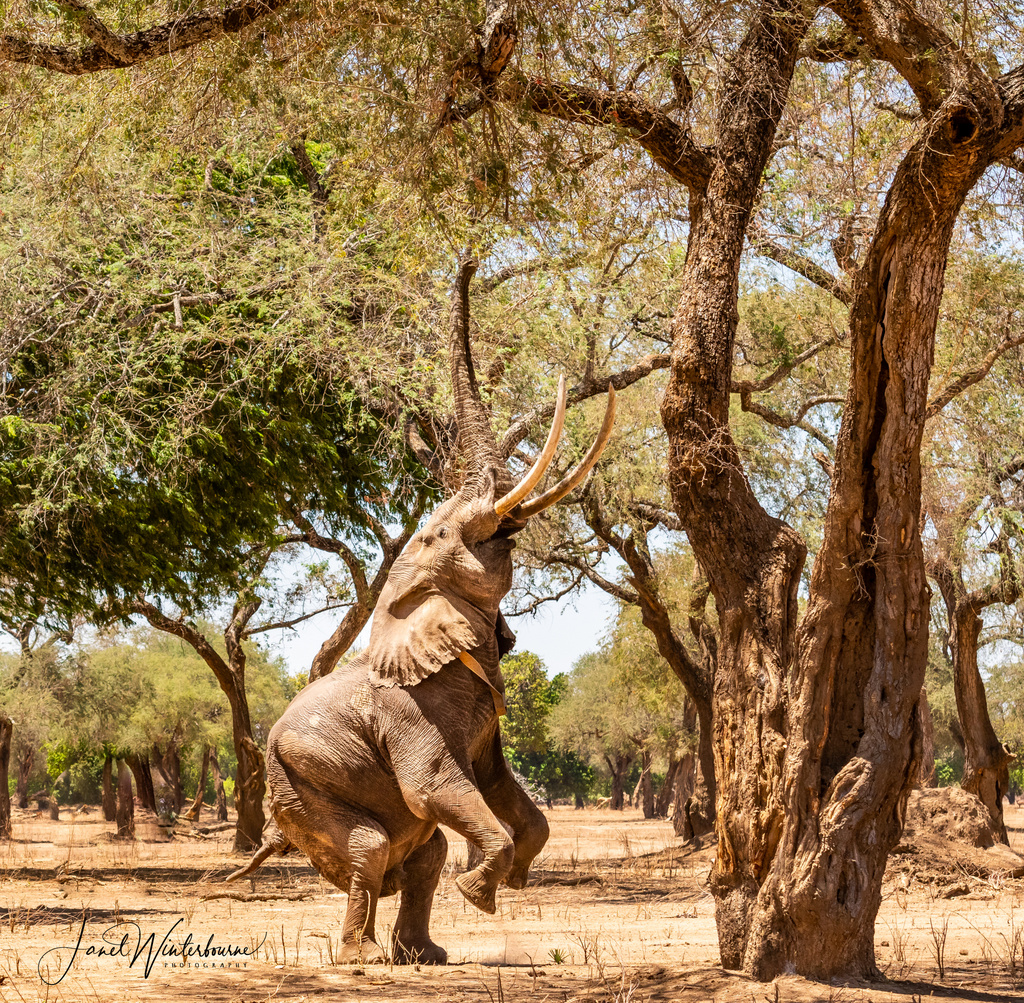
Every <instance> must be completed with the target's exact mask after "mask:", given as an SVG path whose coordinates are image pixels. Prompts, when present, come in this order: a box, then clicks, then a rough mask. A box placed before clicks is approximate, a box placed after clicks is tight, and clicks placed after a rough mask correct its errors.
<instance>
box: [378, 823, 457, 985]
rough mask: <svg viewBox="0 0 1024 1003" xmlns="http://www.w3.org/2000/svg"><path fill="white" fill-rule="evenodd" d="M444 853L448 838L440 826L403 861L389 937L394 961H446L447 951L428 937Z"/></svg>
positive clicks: (435, 963)
mask: <svg viewBox="0 0 1024 1003" xmlns="http://www.w3.org/2000/svg"><path fill="white" fill-rule="evenodd" d="M447 856H448V840H446V839H445V838H444V833H443V832H441V830H440V829H435V830H434V834H433V836H431V837H430V839H428V840H427V841H426V842H425V843H424V844H423V845H422V846H420V847H417V849H415V850H414V851H413V852H412V853H410V854H409V856H408V857H407V858H406V860H405V884H404V887H403V888H402V904H401V906H399V909H398V920H397V921H396V923H395V934H394V938H393V940H392V956H393V957H394V959H395V961H396V962H399V963H404V964H412V963H414V962H418V963H420V964H425V965H444V964H447V962H448V952H447V951H445V949H444V948H443V947H438V945H437V944H435V943H434V942H433V941H432V940H431V939H430V931H429V927H430V909H431V906H432V905H433V902H434V890H435V889H436V888H437V882H438V879H439V878H440V877H441V868H442V867H444V862H445V858H446V857H447Z"/></svg>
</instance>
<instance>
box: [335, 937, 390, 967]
mask: <svg viewBox="0 0 1024 1003" xmlns="http://www.w3.org/2000/svg"><path fill="white" fill-rule="evenodd" d="M336 957H337V959H338V960H337V963H338V964H339V965H375V964H383V963H384V962H385V961H387V957H386V956H385V954H384V952H383V951H382V950H381V948H380V946H379V945H377V944H375V943H374V942H373V941H372V940H364V941H361V942H358V943H354V944H342V945H341V947H340V948H339V949H338V953H337V955H336Z"/></svg>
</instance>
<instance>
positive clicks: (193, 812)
mask: <svg viewBox="0 0 1024 1003" xmlns="http://www.w3.org/2000/svg"><path fill="white" fill-rule="evenodd" d="M212 752H213V750H212V749H211V748H210V747H209V746H206V748H204V749H203V765H202V767H201V768H200V770H199V786H198V787H197V788H196V796H195V798H193V800H192V804H191V805H190V806H189V809H188V811H187V812H185V814H184V816H183V817H184V818H187V819H188V820H189V821H191V822H194V821H195V820H196V819H197V818H199V813H200V812H201V811H202V809H203V793H204V791H205V790H206V777H207V775H208V774H209V772H210V755H211V753H212ZM223 786H224V785H223V784H221V789H222V790H223Z"/></svg>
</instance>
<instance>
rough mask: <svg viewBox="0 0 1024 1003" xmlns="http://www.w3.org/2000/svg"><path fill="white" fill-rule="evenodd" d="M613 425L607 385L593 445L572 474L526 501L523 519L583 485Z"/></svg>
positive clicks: (612, 403)
mask: <svg viewBox="0 0 1024 1003" xmlns="http://www.w3.org/2000/svg"><path fill="white" fill-rule="evenodd" d="M614 424H615V388H614V387H613V386H612V385H611V384H610V383H609V384H608V407H607V408H606V409H605V412H604V421H603V422H602V424H601V430H600V431H599V432H598V433H597V438H596V439H595V440H594V444H593V445H592V446H591V447H590V450H589V452H588V453H587V455H586V456H584V457H583V459H582V461H581V462H580V464H579V466H578V467H576V469H575V470H573V471H572V473H570V474H566V476H565V477H563V478H562V479H561V480H560V481H559V482H558V483H557V484H556V485H555V486H554V487H553V488H548V490H547V491H545V492H544V494H542V495H538V496H537V497H536V498H533V499H531V500H530V501H528V502H527V503H526V504H525V505H524V506H523V507H522V514H523V518H525V519H529V518H530V517H531V516H534V515H536V514H537V513H538V512H543V511H544V509H546V508H549V507H550V506H551V505H554V504H555V502H557V501H561V500H562V499H563V498H564V497H565V496H566V495H567V494H568V493H569V492H570V491H572V490H573V488H575V487H576V486H577V485H579V484H582V483H583V480H584V478H585V477H586V476H587V474H589V473H590V471H591V470H592V469H593V467H594V464H595V463H597V461H598V459H599V458H600V456H601V453H602V452H604V447H605V446H606V445H607V444H608V440H609V439H610V438H611V434H612V426H613V425H614Z"/></svg>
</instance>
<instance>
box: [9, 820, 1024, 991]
mask: <svg viewBox="0 0 1024 1003" xmlns="http://www.w3.org/2000/svg"><path fill="white" fill-rule="evenodd" d="M28 814H29V813H22V814H21V815H20V817H18V818H17V819H16V825H15V840H14V841H13V842H11V843H8V844H0V980H2V981H0V1000H3V1001H7V1000H11V1001H19V1003H29V1001H31V1003H37V1001H46V1003H49V1001H50V1000H54V1001H57V1000H68V1001H75V1003H79V1001H93V1000H95V1001H104V1003H106V1001H116V1003H123V1001H129V1000H136V999H138V1000H143V999H144V1000H147V1001H148V1000H175V1001H185V1000H193V999H206V1000H210V1001H223V1003H234V1001H242V1000H245V1001H264V1000H274V1001H279V1000H304V999H312V998H319V997H320V996H322V995H328V994H329V995H330V998H332V999H340V1000H347V999H353V1000H356V999H358V1000H361V1001H372V1000H378V999H379V1000H424V999H431V1000H435V999H436V1000H440V1001H449V1000H450V1001H457V1000H458V1001H462V1000H479V1001H498V1000H502V1001H513V1000H516V1001H518V1000H525V999H527V998H529V999H538V1000H548V999H550V1000H563V1001H578V1003H583V1001H588V1003H597V1001H605V1000H607V1001H619V1000H621V1001H627V1000H628V1001H634V1003H640V1001H653V1000H669V999H672V1000H687V1001H689V1000H694V1001H696V1000H702V1001H703V1000H709V999H714V1000H721V1001H726V1000H734V999H735V1000H743V1001H744V1003H748V1001H750V1000H756V1001H760V1000H763V999H767V1000H770V1001H773V1000H775V999H779V1000H793V1001H810V1000H818V999H836V1000H838V999H843V1000H848V1001H856V1000H873V1001H878V1003H881V1001H883V1000H884V1001H886V1003H888V1001H890V1000H893V999H903V998H905V999H907V1000H908V1001H909V1000H910V999H911V998H912V997H914V996H926V995H928V994H929V992H930V991H932V989H933V988H937V989H938V990H941V991H942V993H943V995H947V996H950V995H952V996H953V997H959V998H965V999H974V1000H992V1001H1002V1000H1007V999H1021V1000H1024V992H1022V991H1021V979H1022V977H1024V908H1022V904H1024V903H1022V897H1021V887H1022V886H1021V882H1018V881H1010V880H1002V881H989V882H985V881H981V880H979V879H974V880H973V881H972V882H967V883H965V888H966V889H967V890H966V891H965V893H964V894H962V895H958V896H957V897H955V898H952V899H944V898H942V897H941V896H940V893H939V891H937V890H936V888H935V887H934V886H931V885H929V886H922V885H920V884H919V883H917V882H914V881H913V880H909V881H908V879H907V878H906V877H904V876H901V878H900V879H899V880H895V879H894V880H893V881H891V882H890V883H888V884H887V887H886V895H885V900H884V902H883V905H882V910H881V912H880V915H879V923H878V927H877V939H876V950H877V956H878V961H879V965H880V967H881V968H882V969H883V970H885V971H886V972H887V973H888V976H889V977H890V978H895V979H904V980H906V979H914V980H921V982H922V983H929V982H937V981H939V980H940V979H941V981H942V986H941V987H933V986H931V985H927V984H922V985H920V986H915V985H913V984H910V985H908V984H903V985H901V986H900V987H899V989H898V991H897V992H896V994H895V995H894V990H896V987H895V986H892V985H890V986H885V985H879V986H849V987H838V988H837V987H823V986H820V985H817V984H814V983H808V982H805V981H804V980H801V979H797V978H794V977H787V978H784V979H780V980H777V981H776V983H775V984H774V985H772V986H758V985H754V984H752V983H750V982H748V981H747V980H746V979H743V978H742V977H740V976H737V975H735V974H731V973H726V972H723V971H722V970H721V969H719V968H717V967H716V965H717V961H718V955H717V946H716V933H715V925H714V908H713V902H712V899H711V897H710V895H709V893H708V890H707V876H708V872H709V869H710V867H711V863H712V859H713V853H712V851H711V850H704V851H702V852H700V853H697V854H691V853H688V852H686V851H685V850H683V849H682V848H680V847H679V846H678V843H677V840H676V839H675V838H674V837H673V835H672V831H671V826H670V825H669V824H668V823H666V822H644V821H643V820H641V819H639V818H638V817H637V815H636V813H632V812H625V813H614V812H610V811H607V810H596V809H595V810H587V811H582V812H574V811H572V810H570V809H556V810H555V811H553V812H550V813H549V818H550V820H551V823H552V838H551V840H550V842H549V844H548V846H547V847H546V848H545V851H544V853H543V854H542V856H541V858H540V859H539V860H538V862H537V864H538V866H537V868H536V869H535V873H534V882H533V883H532V884H531V886H530V887H529V888H527V889H525V890H523V891H519V892H516V891H511V890H509V889H505V890H503V891H502V893H501V894H500V895H499V909H498V914H497V915H496V916H485V915H483V914H482V913H480V912H478V911H476V910H475V909H473V908H472V907H471V906H469V905H468V904H467V903H466V902H465V900H464V899H463V898H462V896H461V895H460V894H459V893H458V891H457V889H456V888H455V886H454V883H453V878H454V875H455V874H457V873H458V871H459V870H460V869H461V867H462V865H463V861H464V859H465V845H464V843H462V841H461V840H460V839H458V838H457V837H454V836H453V837H451V839H450V843H451V852H450V858H449V862H448V864H447V865H446V867H445V871H444V874H443V876H442V880H441V884H440V886H439V889H438V894H437V898H436V901H435V907H434V915H433V922H432V930H433V935H434V938H435V940H437V941H438V942H439V943H441V944H443V945H444V946H445V947H446V948H447V949H448V952H449V955H450V958H451V961H452V963H451V964H450V965H449V966H448V967H447V968H444V969H429V968H426V967H424V968H422V969H421V968H419V967H418V966H392V965H384V966H374V967H367V968H364V969H360V968H351V967H347V968H346V967H339V966H336V965H335V964H334V959H335V957H336V955H337V951H338V946H339V944H340V940H341V919H342V915H343V912H344V906H345V897H344V896H343V895H342V893H340V892H339V891H338V890H337V889H335V888H333V887H332V886H331V885H328V884H326V883H325V882H323V881H322V880H321V879H320V878H319V877H318V876H317V875H316V874H315V873H314V872H313V871H312V870H311V869H310V868H309V867H308V865H306V863H305V861H304V860H301V859H299V858H292V857H289V858H284V859H279V860H277V861H274V862H272V863H271V864H270V865H268V866H265V867H264V868H263V870H262V871H261V872H259V875H258V876H257V880H256V881H255V882H254V883H251V884H248V885H243V886H242V887H239V886H237V885H233V886H229V887H230V888H231V890H232V892H233V893H236V894H237V893H241V894H242V895H244V894H245V893H253V892H255V894H257V895H260V896H262V897H264V898H265V900H264V901H239V900H238V898H237V897H236V898H221V897H217V898H212V897H208V896H211V895H217V894H223V893H224V892H225V889H224V888H223V886H221V885H219V883H218V882H219V879H220V878H222V877H223V876H224V875H225V874H226V873H227V872H228V871H229V870H230V869H232V868H234V867H235V866H237V858H236V857H234V856H233V855H232V854H231V853H230V845H231V834H230V833H219V834H215V835H213V836H211V837H209V838H206V839H200V838H196V837H187V836H178V837H176V838H175V839H174V840H172V841H170V842H166V841H164V842H150V841H145V840H140V841H139V842H136V843H130V844H124V843H118V842H116V841H112V840H111V839H110V830H111V828H112V827H111V826H108V825H106V824H105V823H103V822H102V821H101V820H100V816H99V813H98V812H96V811H93V812H92V813H90V814H88V815H82V816H78V817H77V818H76V817H72V816H70V814H69V815H68V818H67V819H66V820H65V819H62V820H61V821H59V822H51V821H49V820H45V821H44V820H41V819H34V818H31V817H28ZM1018 817H1019V816H1018V814H1017V813H1016V811H1014V812H1011V815H1010V819H1011V824H1012V825H1013V826H1014V828H1013V829H1012V831H1013V833H1014V836H1015V838H1019V836H1020V832H1021V830H1020V828H1019V827H1018V826H1017V820H1018ZM148 835H149V836H150V837H151V838H154V837H155V836H156V833H155V832H151V833H149V834H148ZM396 907H397V900H396V899H395V898H392V899H387V900H383V901H382V903H381V907H380V910H379V912H378V931H377V932H378V937H379V939H381V940H382V941H383V940H385V939H386V938H387V937H388V935H389V933H390V928H391V926H392V924H393V923H394V921H395V915H396ZM83 920H84V922H85V926H84V931H83V937H82V943H83V945H89V944H91V945H102V943H103V941H102V937H103V933H104V931H105V930H107V929H108V928H109V927H111V926H112V925H113V924H115V923H118V922H123V923H134V924H137V926H138V929H139V931H141V934H142V937H143V938H145V937H148V936H149V934H151V933H152V934H155V935H156V939H157V940H159V938H161V937H162V936H163V935H164V933H165V932H166V931H167V930H169V929H170V928H171V927H172V925H173V924H174V923H175V922H176V921H178V922H179V925H178V927H177V928H176V930H175V933H174V935H173V936H174V937H175V938H176V939H177V940H179V941H180V939H181V936H182V935H183V931H185V930H187V931H190V932H192V934H193V938H194V940H193V942H197V941H198V942H199V943H205V942H206V940H207V938H209V937H210V936H211V935H213V936H214V938H215V943H216V944H221V945H226V944H231V945H235V946H241V947H245V948H246V949H247V950H248V951H249V952H250V954H251V957H250V958H248V959H247V960H245V961H244V965H245V967H237V968H216V969H213V968H210V967H207V968H203V967H198V968H189V969H187V970H182V969H181V968H175V967H170V963H169V962H167V961H165V960H164V959H157V960H156V961H155V963H154V966H153V968H152V970H151V971H150V974H149V976H148V978H147V977H146V976H145V973H144V971H143V961H142V960H141V959H140V960H139V961H137V962H136V964H135V965H134V966H131V965H130V964H129V962H130V960H131V959H130V957H129V958H123V957H113V958H111V957H96V956H89V957H85V956H83V955H82V954H81V953H80V955H79V957H77V958H76V960H75V964H74V965H73V966H72V968H71V970H70V971H69V973H68V975H67V976H66V978H64V980H63V981H61V982H60V983H59V984H56V985H52V986H50V985H47V984H46V983H45V982H44V981H42V980H41V979H40V976H39V973H38V967H39V964H40V959H41V958H44V969H45V962H46V960H49V961H50V962H51V972H52V973H53V974H51V980H53V979H54V978H55V977H56V974H59V971H60V968H59V966H58V965H57V960H58V959H57V958H56V956H54V955H50V956H48V957H47V956H45V952H47V951H49V950H51V949H52V948H54V947H56V946H58V945H68V944H71V943H73V942H74V941H75V939H76V938H77V937H78V934H79V931H80V930H82V924H83ZM128 929H131V930H133V931H134V928H128ZM133 936H134V933H133ZM174 960H177V959H174ZM199 964H200V966H201V965H202V964H203V962H202V961H200V962H199ZM940 966H941V971H940ZM957 987H967V988H957Z"/></svg>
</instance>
